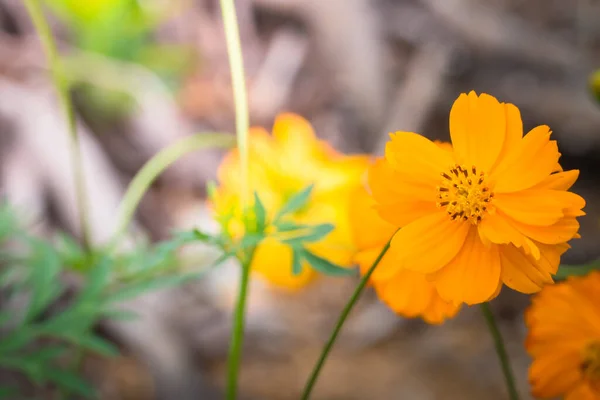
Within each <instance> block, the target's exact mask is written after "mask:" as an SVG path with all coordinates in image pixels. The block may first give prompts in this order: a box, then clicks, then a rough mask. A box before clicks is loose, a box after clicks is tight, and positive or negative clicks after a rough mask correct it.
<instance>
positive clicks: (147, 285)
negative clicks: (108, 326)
mask: <svg viewBox="0 0 600 400" xmlns="http://www.w3.org/2000/svg"><path fill="white" fill-rule="evenodd" d="M200 275H201V274H198V273H188V274H184V275H178V276H168V277H158V278H156V279H151V280H148V281H142V282H138V283H135V284H132V285H127V286H125V287H123V288H120V289H118V290H117V291H115V292H114V293H112V294H111V295H110V299H108V302H120V301H124V300H128V299H132V298H135V297H138V296H141V295H142V294H144V293H146V292H149V291H153V290H158V289H166V288H168V287H173V286H177V285H181V284H182V283H185V282H187V281H190V280H192V279H196V278H198V277H199V276H200Z"/></svg>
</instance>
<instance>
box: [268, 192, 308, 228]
mask: <svg viewBox="0 0 600 400" xmlns="http://www.w3.org/2000/svg"><path fill="white" fill-rule="evenodd" d="M313 188H314V185H309V186H308V187H306V188H305V189H303V190H301V191H300V192H298V193H296V194H295V195H293V196H292V197H290V199H289V200H288V201H287V203H285V204H284V205H283V207H281V209H280V210H279V211H278V212H277V214H275V218H274V221H279V219H280V218H281V217H284V216H286V215H287V214H291V213H293V212H295V211H298V210H299V209H301V208H302V207H304V206H305V205H306V203H307V202H308V200H309V199H310V195H311V193H312V190H313Z"/></svg>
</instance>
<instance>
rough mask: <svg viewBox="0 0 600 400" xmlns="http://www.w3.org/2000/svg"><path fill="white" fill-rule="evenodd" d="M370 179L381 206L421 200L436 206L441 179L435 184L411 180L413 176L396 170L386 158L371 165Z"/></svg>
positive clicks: (374, 194)
mask: <svg viewBox="0 0 600 400" xmlns="http://www.w3.org/2000/svg"><path fill="white" fill-rule="evenodd" d="M368 178H369V188H370V189H371V192H372V193H373V197H374V198H375V200H376V201H377V203H379V204H393V203H396V202H398V201H399V200H402V201H406V200H421V201H428V202H431V203H433V204H435V201H436V200H435V199H436V195H437V189H436V185H437V184H438V183H439V182H438V181H439V179H438V181H436V182H435V183H433V182H431V181H427V180H426V179H425V180H422V181H419V180H417V179H415V178H411V174H401V173H400V172H398V171H396V170H394V168H393V167H392V166H391V164H390V163H389V162H388V161H387V160H386V159H385V158H380V159H378V160H376V161H375V162H374V163H373V164H372V165H371V167H370V168H369V176H368ZM438 178H439V176H438Z"/></svg>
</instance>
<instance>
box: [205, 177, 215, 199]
mask: <svg viewBox="0 0 600 400" xmlns="http://www.w3.org/2000/svg"><path fill="white" fill-rule="evenodd" d="M206 194H207V197H208V199H209V200H210V201H212V202H214V201H215V198H216V196H217V184H216V182H215V181H208V182H206Z"/></svg>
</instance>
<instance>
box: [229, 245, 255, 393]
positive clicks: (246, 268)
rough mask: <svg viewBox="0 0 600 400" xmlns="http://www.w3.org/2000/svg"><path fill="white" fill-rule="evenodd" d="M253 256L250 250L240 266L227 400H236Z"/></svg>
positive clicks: (230, 351) (252, 250) (252, 251)
mask: <svg viewBox="0 0 600 400" xmlns="http://www.w3.org/2000/svg"><path fill="white" fill-rule="evenodd" d="M253 255H254V249H251V250H250V256H249V257H248V259H247V261H246V262H245V263H243V264H242V277H241V281H240V290H239V293H238V299H237V304H236V307H235V315H234V320H233V329H232V331H231V343H230V345H229V358H228V360H227V368H228V372H227V396H226V399H227V400H235V399H236V398H237V381H238V375H239V370H240V361H241V355H242V346H243V344H244V324H245V314H246V300H247V298H248V283H249V282H250V267H251V265H252V257H253Z"/></svg>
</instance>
